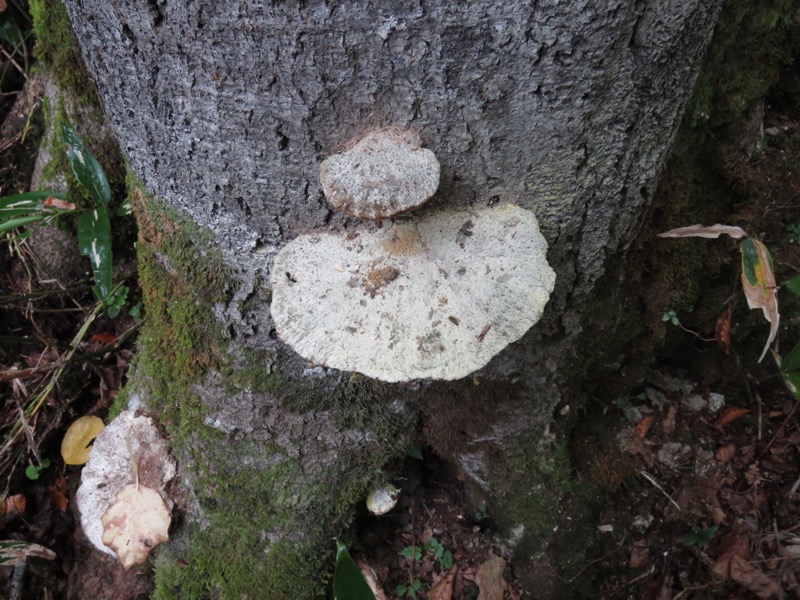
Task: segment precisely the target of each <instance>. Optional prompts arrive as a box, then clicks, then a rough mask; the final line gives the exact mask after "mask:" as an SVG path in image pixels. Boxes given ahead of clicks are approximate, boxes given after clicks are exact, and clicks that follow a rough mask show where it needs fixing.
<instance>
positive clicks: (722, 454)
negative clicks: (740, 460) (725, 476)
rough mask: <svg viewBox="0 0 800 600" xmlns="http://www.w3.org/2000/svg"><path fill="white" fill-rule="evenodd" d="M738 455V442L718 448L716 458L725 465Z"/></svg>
mask: <svg viewBox="0 0 800 600" xmlns="http://www.w3.org/2000/svg"><path fill="white" fill-rule="evenodd" d="M734 456H736V444H726V445H724V446H722V447H720V448H718V449H717V451H716V452H715V453H714V458H716V459H717V461H718V462H720V463H722V464H723V465H724V464H725V463H727V462H728V461H730V460H731V459H732V458H733V457H734Z"/></svg>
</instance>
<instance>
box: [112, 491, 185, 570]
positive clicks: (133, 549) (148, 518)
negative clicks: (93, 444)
mask: <svg viewBox="0 0 800 600" xmlns="http://www.w3.org/2000/svg"><path fill="white" fill-rule="evenodd" d="M100 520H101V522H102V523H103V543H104V544H105V545H106V546H108V547H109V548H111V549H112V550H113V551H114V552H116V553H117V556H118V557H119V562H120V563H122V566H123V567H125V568H126V569H130V568H131V567H132V566H133V565H138V564H141V563H143V562H144V561H146V560H147V557H148V556H149V555H150V552H151V551H152V550H153V548H155V547H156V546H158V545H159V544H160V543H162V542H166V541H167V540H168V539H169V535H168V531H169V523H170V514H169V509H168V508H167V505H166V504H165V503H164V500H163V499H162V498H161V495H160V494H159V493H158V492H157V491H155V490H154V489H153V488H149V487H147V486H144V485H137V484H135V483H131V484H129V485H126V486H125V487H124V488H122V491H121V492H120V493H119V494H117V501H116V502H115V503H114V504H112V505H111V508H109V509H108V510H107V511H106V512H105V514H103V516H102V517H101V519H100Z"/></svg>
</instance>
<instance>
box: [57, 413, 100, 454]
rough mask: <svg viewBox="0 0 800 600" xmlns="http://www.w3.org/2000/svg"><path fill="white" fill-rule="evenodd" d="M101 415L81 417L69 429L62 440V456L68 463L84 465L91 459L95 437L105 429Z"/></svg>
mask: <svg viewBox="0 0 800 600" xmlns="http://www.w3.org/2000/svg"><path fill="white" fill-rule="evenodd" d="M105 427H106V426H105V424H104V423H103V420H102V419H101V418H100V417H81V418H80V419H78V420H77V421H75V422H74V423H73V424H72V425H70V426H69V429H67V433H65V434H64V439H63V440H62V441H61V456H62V457H63V458H64V462H65V463H66V464H68V465H83V464H86V461H87V460H89V452H90V451H91V449H92V448H91V446H90V445H89V444H91V443H92V441H93V440H94V438H96V437H97V436H98V435H100V432H101V431H103V429H105Z"/></svg>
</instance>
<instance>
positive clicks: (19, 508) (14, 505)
mask: <svg viewBox="0 0 800 600" xmlns="http://www.w3.org/2000/svg"><path fill="white" fill-rule="evenodd" d="M24 514H25V496H23V495H22V494H14V495H13V496H8V497H7V498H6V499H5V500H3V502H2V503H0V527H3V526H4V525H7V524H8V523H11V522H12V521H15V520H16V519H19V518H20V517H21V516H23V515H24Z"/></svg>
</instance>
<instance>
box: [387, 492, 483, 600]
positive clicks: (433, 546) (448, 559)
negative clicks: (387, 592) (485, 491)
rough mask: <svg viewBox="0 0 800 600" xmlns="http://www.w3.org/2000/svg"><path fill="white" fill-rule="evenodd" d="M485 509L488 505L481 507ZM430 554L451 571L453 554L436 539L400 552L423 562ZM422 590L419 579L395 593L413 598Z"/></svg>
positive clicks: (400, 587)
mask: <svg viewBox="0 0 800 600" xmlns="http://www.w3.org/2000/svg"><path fill="white" fill-rule="evenodd" d="M481 506H483V507H484V508H485V506H486V505H481ZM428 552H430V553H431V554H432V555H433V558H434V559H436V560H437V561H439V564H440V566H441V567H442V569H443V570H444V571H448V570H450V568H451V567H452V566H453V553H452V552H450V550H448V549H447V548H445V547H444V546H443V545H442V543H441V542H440V541H439V540H437V539H436V538H435V537H430V538H428V541H427V542H425V543H424V544H423V545H422V546H417V545H413V546H406V547H405V548H403V549H402V550H401V551H400V555H401V556H404V557H406V558H407V559H409V560H412V561H417V560H422V556H423V554H426V553H428ZM421 589H422V582H421V581H420V580H419V578H415V579H413V580H412V581H411V582H410V583H409V584H408V585H398V586H397V587H396V588H395V593H396V594H397V596H398V597H400V598H403V597H409V598H413V597H415V596H416V595H417V593H418V592H419V591H420V590H421Z"/></svg>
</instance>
